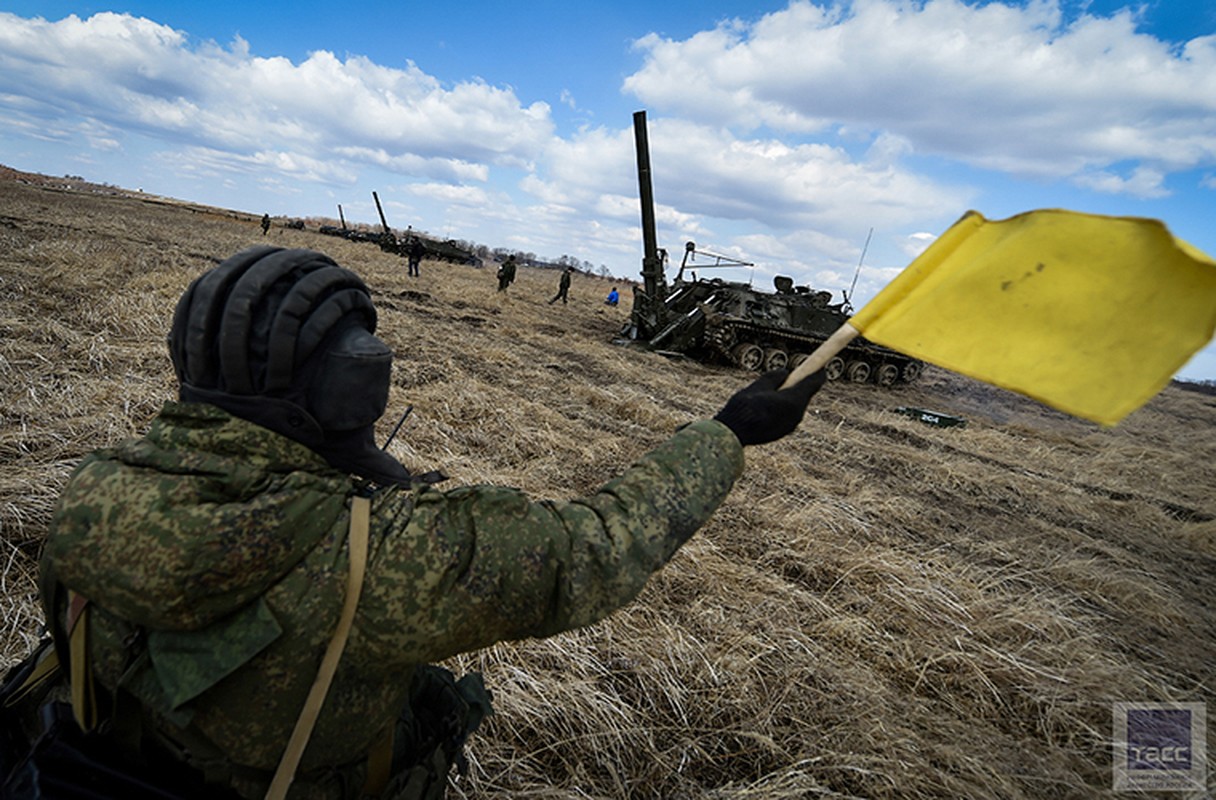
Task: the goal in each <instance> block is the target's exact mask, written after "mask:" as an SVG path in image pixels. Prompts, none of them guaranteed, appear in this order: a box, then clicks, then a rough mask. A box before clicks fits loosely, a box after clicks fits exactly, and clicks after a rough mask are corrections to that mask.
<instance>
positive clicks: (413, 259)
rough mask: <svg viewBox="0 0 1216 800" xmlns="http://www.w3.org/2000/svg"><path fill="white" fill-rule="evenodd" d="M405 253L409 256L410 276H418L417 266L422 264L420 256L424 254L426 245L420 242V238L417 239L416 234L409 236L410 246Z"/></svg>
mask: <svg viewBox="0 0 1216 800" xmlns="http://www.w3.org/2000/svg"><path fill="white" fill-rule="evenodd" d="M406 255H407V256H408V257H409V261H410V268H409V274H410V277H411V278H417V277H418V267H419V265H420V264H422V257H423V256H424V255H426V245H424V244H423V243H422V240H421V239H419V238H418V237H417V236H411V237H410V246H409V249H408V250H407V251H406Z"/></svg>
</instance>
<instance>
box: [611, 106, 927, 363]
mask: <svg viewBox="0 0 1216 800" xmlns="http://www.w3.org/2000/svg"><path fill="white" fill-rule="evenodd" d="M633 125H634V138H635V143H636V146H637V157H638V187H639V193H640V195H641V201H642V246H643V259H642V280H643V285H642V287H641V288H640V289H635V290H634V296H633V310H632V313H631V314H630V318H629V322H628V323H627V324H626V325H625V328H624V329H623V330H622V331H621V337H620V341H624V342H631V343H635V344H639V345H641V346H644V347H646V348H648V349H650V350H656V351H663V352H674V353H681V354H684V355H687V356H689V357H691V358H696V359H698V360H702V361H714V362H720V363H728V364H734V365H736V366H738V367H741V368H743V369H747V370H757V371H762V370H771V369H782V368H789V369H794V368H795V367H797V366H798V364H799V363H800V362H801V361H802V359H804V358H806V357H807V356H808V355H809V354H810V353H811V352H812V351H814V350H815V348H816V347H818V346H819V345H820V344H821V343H822V342H824V341H825V340H826V339H827V338H828V337H829V336H831V335H832V333H834V332H835V331H836V329H837V328H839V327H840V326H841V324H843V323H844V322H845V321H847V320H848V318H849V316H850V315H851V313H852V308H851V307H850V306H849V303H848V301H847V299H843V298H842V301H841V302H839V303H832V294H831V293H830V292H826V291H816V290H814V289H812V288H810V287H808V286H795V285H794V282H793V279H791V278H789V277H785V276H778V277H776V278H775V279H774V288H775V291H774V292H764V291H760V290H758V289H755V288H753V287H752V286H750V285H749V284H746V283H737V282H730V281H724V280H720V279H716V278H714V279H706V278H696V277H695V276H694V277H692V278H691V279H688V280H686V279H685V272H686V271H688V270H687V267H688V264H689V260H690V258H692V257H694V256H695V254H696V252H697V250H696V245H695V244H694V243H693V242H688V243H687V244H686V245H685V248H684V259H683V261H682V262H681V264H680V270H679V272H678V273H677V275H676V278H675V280H674V281H673V282H672V284H671V285H670V286H669V285H668V283H667V279H666V261H667V253H666V251H664V250H661V249H660V248H659V247H658V244H657V241H656V235H655V218H654V196H653V192H652V189H651V184H650V155H649V144H648V142H647V134H646V112H644V111H639V112H637V113H636V114H634V116H633ZM715 258H717V259H722V258H723V257H722V256H715ZM735 263H736V264H743V263H744V262H735ZM923 366H924V365H923V363H922V362H920V361H917V360H916V359H912V358H909V357H908V356H905V355H903V354H901V353H897V352H896V351H894V350H891V349H889V348H886V347H883V346H881V345H878V344H874V343H873V342H869V341H867V340H865V339H864V338H861V337H858V338H857V339H854V340H853V342H852V343H850V344H849V346H848V347H846V348H845V349H844V350H842V351H841V352H840V354H839V355H837V356H836V357H835V358H833V359H831V360H830V361H829V362H828V363H827V364H826V365H825V367H824V370H825V372H826V373H827V376H828V378H829V379H831V380H841V379H844V380H848V381H852V382H854V383H867V382H871V383H877V384H879V385H880V386H891V385H894V384H896V383H902V382H909V381H914V380H916V378H917V377H919V376H920V373H921V370H922V368H923Z"/></svg>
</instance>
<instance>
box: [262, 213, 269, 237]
mask: <svg viewBox="0 0 1216 800" xmlns="http://www.w3.org/2000/svg"><path fill="white" fill-rule="evenodd" d="M269 230H270V215H269V214H263V215H262V235H263V236H265V235H266V233H267V231H269Z"/></svg>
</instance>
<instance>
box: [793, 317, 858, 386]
mask: <svg viewBox="0 0 1216 800" xmlns="http://www.w3.org/2000/svg"><path fill="white" fill-rule="evenodd" d="M860 334H861V331H859V330H857V329H856V328H854V327H853V326H852V325H850V324H849V323H847V322H846V323H844V324H843V325H841V326H840V327H839V328H837V329H836V332H835V333H833V334H832V335H831V336H829V337H828V339H827V341H825V342H824V343H823V344H821V345H819V347H817V348H815V352H813V353H811V354H810V355H809V356H807V357H806V361H803V362H802V363H801V364H799V365H798V368H797V369H795V370H794V371H793V372H791V373H790V376H789V377H788V378H786V379H785V383H783V384H781V388H782V389H788V388H789V387H791V386H793V385H794V384H796V383H798V382H799V381H801V380H802V379H803V378H805V377H807V376H808V375H810V374H812V373H814V372H816V371H818V370H821V369H823V367H824V365H825V364H827V363H828V362H829V361H831V360H832V357H833V356H835V355H836V354H837V353H839V352H840V351H841V350H843V349H844V348H845V347H846V346H847V345H848V344H849V342H851V341H853V340H854V339H856V338H857V337H858V336H859V335H860Z"/></svg>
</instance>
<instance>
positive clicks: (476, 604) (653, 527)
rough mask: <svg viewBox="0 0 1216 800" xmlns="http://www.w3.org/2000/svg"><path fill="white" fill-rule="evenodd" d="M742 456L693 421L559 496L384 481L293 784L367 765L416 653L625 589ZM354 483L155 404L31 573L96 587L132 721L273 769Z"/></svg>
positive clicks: (95, 601) (109, 456)
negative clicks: (618, 468)
mask: <svg viewBox="0 0 1216 800" xmlns="http://www.w3.org/2000/svg"><path fill="white" fill-rule="evenodd" d="M742 469H743V450H742V447H741V446H740V445H739V442H738V440H737V439H736V438H735V436H734V434H732V433H731V432H730V430H729V429H727V428H726V427H725V426H724V425H722V424H721V423H718V422H714V421H712V420H705V421H701V422H697V423H694V424H692V425H690V426H688V427H686V428H684V429H683V430H681V431H679V432H678V433H676V434H675V435H674V436H673V437H672V438H671V439H669V440H668V441H667V442H665V443H664V444H662V445H660V446H659V447H657V448H655V449H654V450H653V451H652V452H650V453H648V454H647V455H645V456H644V457H642V458H641V459H640V460H639V461H638V463H636V464H635V465H634V466H632V467H631V468H630V469H628V470H627V471H626V472H625V473H624V474H623V475H622V476H621V477H619V478H617V479H616V480H613V481H611V482H609V483H607V484H606V485H604V486H603V487H602V488H601V489H599V491H597V492H596V493H595V494H593V495H591V496H590V497H586V498H583V499H579V500H574V501H570V502H550V501H540V502H536V501H532V500H530V499H529V498H528V497H527V496H525V495H524V494H523V493H522V492H520V491H518V490H514V489H509V488H502V487H493V486H470V487H463V488H457V489H452V490H448V491H439V490H437V489H435V488H433V487H416V488H404V487H393V488H387V489H382V490H380V491H378V492H376V494H375V495H374V496H373V499H372V520H371V548H370V556H369V561H368V571H367V577H366V579H365V583H364V588H363V595H362V598H361V600H360V602H359V607H358V613H357V616H356V618H355V623H354V628H353V631H352V633H351V637H350V640H349V642H348V644H347V647H346V650H345V652H344V654H343V656H342V660H341V662H340V666H339V668H338V672H337V676H336V678H335V680H334V683H333V686H332V688H331V689H330V692H329V696H328V699H327V701H326V703H325V706H324V709H323V711H322V714H321V717H320V719H319V721H318V724H317V726H316V729H315V731H314V733H313V735H312V739H311V740H310V743H309V746H308V749H307V751H306V752H305V755H304V759H303V762H302V763H301V767H300V769H301V772H300V775H301V778H305V777H306V776H307V775H308V774H309V772H310V771H311V772H312V773H313V774H314V776H318V775H323V773H324V772H325V770H327V769H331V770H332V769H333V768H334V767H335V765H353V764H355V763H356V762H361V760H362V759H364V758H365V755H366V753H367V752H368V750H369V748H370V747H371V746H372V745H373V744H374V743H375V742H376V741H377V740H378V739H379V738H380V737H381V736H382V735H383V734H384V733H385V732H386V730H387V729H388V728H389V726H390V725H391V724H392V723H393V720H394V719H395V718H396V716H397V714H398V712H399V711H400V709H401V708H402V707H403V706H404V705H405V702H406V693H407V690H408V687H409V684H410V680H409V677H410V675H411V674H412V670H413V668H414V666H415V665H417V664H420V663H425V662H434V661H439V660H442V659H445V658H448V657H450V656H452V655H454V654H457V653H461V652H466V651H469V650H473V649H476V648H481V647H485V646H487V645H490V644H493V643H494V642H498V641H502V640H510V639H520V638H525V637H543V636H548V635H551V634H555V633H558V632H560V631H565V630H570V629H572V628H577V627H580V626H583V625H587V624H590V623H593V622H595V621H597V620H600V619H602V618H604V617H606V616H607V615H608V614H610V613H611V612H613V611H614V610H616V609H618V608H620V607H621V606H623V605H625V604H627V603H629V602H630V601H631V600H632V599H633V598H634V597H635V596H636V595H637V594H638V592H640V591H641V589H642V587H643V585H644V584H645V583H646V580H647V579H648V578H649V576H650V575H651V573H653V572H654V571H655V570H657V569H659V568H660V567H661V566H662V565H663V564H664V563H666V562H667V561H668V559H670V558H671V556H672V555H673V554H674V553H675V551H676V549H677V548H678V547H679V546H680V545H681V544H682V543H683V542H684V541H685V540H687V539H688V538H689V537H690V536H691V535H692V534H693V533H694V532H695V531H696V530H697V528H698V527H700V526H701V525H702V524H703V523H704V522H705V521H706V519H707V518H708V517H709V516H710V515H711V514H712V513H713V511H714V509H715V508H717V506H718V505H719V504H720V503H721V502H722V500H723V499H724V498H725V497H726V495H727V494H728V492H729V491H730V488H731V486H732V484H733V483H734V481H735V480H736V478H737V477H738V476H739V475H740V473H741V472H742ZM354 490H355V484H354V481H353V480H352V478H351V477H350V476H349V475H346V474H345V473H342V472H340V471H337V470H335V469H333V468H331V467H330V466H329V465H328V464H326V462H325V461H324V460H323V459H321V458H320V457H319V456H318V455H316V454H315V453H313V452H312V451H311V450H309V449H307V448H306V447H304V446H303V445H301V444H299V443H297V442H295V441H293V440H290V439H287V438H285V437H283V436H280V435H278V434H276V433H274V432H272V431H269V430H266V429H265V428H261V427H259V426H257V425H254V424H252V423H249V422H247V421H245V420H242V419H239V418H237V417H233V416H231V415H229V414H228V413H227V412H224V411H222V410H220V409H218V408H215V407H213V406H209V405H204V404H191V403H168V404H166V405H165V407H164V409H163V410H162V412H161V414H160V415H159V416H158V417H157V419H156V420H155V421H154V422H153V424H152V426H151V428H150V430H149V432H148V434H147V435H146V436H145V437H143V438H141V439H134V440H131V441H128V442H125V443H123V444H121V445H119V446H117V447H114V448H111V449H105V450H99V451H97V452H95V453H93V454H92V455H90V456H88V457H87V458H85V459H84V461H83V462H82V463H81V464H80V465H79V466H78V467H77V469H76V470H75V472H74V473H73V474H72V476H71V478H70V480H69V482H68V485H67V487H66V488H65V490H64V491H63V493H62V495H61V497H60V501H59V505H58V508H57V509H56V512H55V515H54V518H53V522H52V526H51V532H50V535H49V538H48V542H47V546H46V550H45V553H44V556H43V570H44V573H45V575H49V576H53V577H54V579H57V580H58V581H59V582H60V584H62V585H63V586H66V587H67V588H70V589H72V590H73V591H75V592H77V593H79V594H80V595H82V596H84V597H85V598H87V599H88V600H89V601H90V603H91V607H92V608H93V612H92V622H91V626H92V629H91V633H90V635H91V638H92V644H91V647H90V652H91V654H92V659H93V664H94V667H93V671H94V674H95V676H96V678H97V680H98V681H99V682H100V683H101V684H102V685H103V686H104V687H106V688H107V689H110V690H111V691H112V690H113V689H114V688H115V687H116V686H118V685H119V684H120V683H121V685H122V687H123V688H124V689H125V690H126V692H129V693H130V694H131V695H134V696H135V697H137V698H138V699H139V701H140V704H141V706H142V713H143V715H144V716H145V717H146V718H147V719H145V724H147V723H148V719H150V720H151V724H152V725H153V726H154V727H155V728H156V729H157V730H158V731H160V732H161V734H162V735H167V736H168V737H169V738H170V739H171V740H172V741H174V742H179V743H185V744H186V746H187V747H188V748H189V749H190V750H191V752H192V754H193V755H194V756H195V757H196V758H198V759H200V760H203V761H205V760H206V757H208V754H209V757H211V758H212V760H213V761H217V762H218V761H224V762H228V763H230V764H232V765H235V768H236V769H237V770H247V771H250V772H255V773H256V772H259V771H273V770H274V768H275V766H276V765H277V763H278V760H279V758H280V756H281V755H282V750H283V747H284V746H285V743H286V741H287V739H288V737H289V735H290V732H291V729H292V727H293V725H294V724H295V721H296V718H297V716H298V715H299V712H300V709H301V708H302V706H303V703H304V699H305V696H306V695H307V693H308V690H309V687H310V686H311V684H312V681H313V679H314V677H315V674H316V670H317V667H318V665H319V663H320V660H321V655H322V653H323V652H324V650H325V647H326V645H327V644H328V642H329V639H330V637H331V635H332V633H333V630H334V628H335V627H336V625H337V621H338V616H339V612H340V610H341V606H342V602H343V597H344V596H345V592H346V587H345V584H346V580H347V570H348V563H347V553H348V550H347V547H346V539H347V532H348V526H349V509H350V497H351V496H352V494H353V492H354ZM133 642H134V643H135V644H133ZM124 694H125V693H124ZM200 754H202V755H200ZM200 766H203V767H205V768H206V767H208V765H207V764H206V763H202V764H200ZM212 766H214V764H212ZM324 782H325V781H322V783H324ZM293 796H294V787H293Z"/></svg>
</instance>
